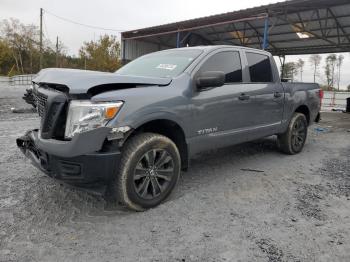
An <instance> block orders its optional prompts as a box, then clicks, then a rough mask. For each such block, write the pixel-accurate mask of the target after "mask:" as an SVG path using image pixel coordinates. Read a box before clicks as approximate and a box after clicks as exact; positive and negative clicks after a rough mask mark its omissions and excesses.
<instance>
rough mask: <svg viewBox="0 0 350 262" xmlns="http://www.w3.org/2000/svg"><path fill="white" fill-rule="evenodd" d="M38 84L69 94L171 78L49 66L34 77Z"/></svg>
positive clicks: (166, 82) (166, 81) (160, 82)
mask: <svg viewBox="0 0 350 262" xmlns="http://www.w3.org/2000/svg"><path fill="white" fill-rule="evenodd" d="M33 82H34V83H36V84H47V85H48V86H49V87H50V88H54V89H59V90H61V91H65V92H67V93H69V94H89V93H90V94H91V95H95V94H98V93H101V92H105V91H109V90H116V89H124V88H132V87H137V86H154V85H156V86H165V85H169V84H170V82H171V78H157V77H143V76H131V75H118V74H117V73H105V72H98V71H88V70H78V69H62V68H48V69H43V70H41V71H40V72H39V73H38V75H37V76H36V77H35V78H34V79H33Z"/></svg>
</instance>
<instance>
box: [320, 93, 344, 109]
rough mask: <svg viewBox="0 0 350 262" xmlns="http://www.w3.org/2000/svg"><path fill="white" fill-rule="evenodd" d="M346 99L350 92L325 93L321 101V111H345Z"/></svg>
mask: <svg viewBox="0 0 350 262" xmlns="http://www.w3.org/2000/svg"><path fill="white" fill-rule="evenodd" d="M348 97H350V92H333V91H325V92H324V96H323V100H322V110H332V109H333V108H337V109H345V108H346V99H347V98H348Z"/></svg>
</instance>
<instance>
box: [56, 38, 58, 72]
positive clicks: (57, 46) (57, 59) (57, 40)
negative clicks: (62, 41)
mask: <svg viewBox="0 0 350 262" xmlns="http://www.w3.org/2000/svg"><path fill="white" fill-rule="evenodd" d="M56 67H58V36H57V37H56Z"/></svg>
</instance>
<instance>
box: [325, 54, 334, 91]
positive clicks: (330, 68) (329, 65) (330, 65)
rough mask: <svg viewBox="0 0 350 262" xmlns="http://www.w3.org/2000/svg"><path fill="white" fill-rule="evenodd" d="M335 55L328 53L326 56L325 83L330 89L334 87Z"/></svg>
mask: <svg viewBox="0 0 350 262" xmlns="http://www.w3.org/2000/svg"><path fill="white" fill-rule="evenodd" d="M336 61H337V56H336V55H335V54H330V55H328V56H327V57H326V66H325V75H326V79H327V85H328V86H329V88H330V89H333V88H334V80H335V79H334V71H335V66H336Z"/></svg>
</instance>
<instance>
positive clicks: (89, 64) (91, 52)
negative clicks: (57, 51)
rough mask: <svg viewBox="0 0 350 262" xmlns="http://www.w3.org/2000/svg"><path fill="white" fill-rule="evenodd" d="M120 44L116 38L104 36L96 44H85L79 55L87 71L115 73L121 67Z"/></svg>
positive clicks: (91, 42)
mask: <svg viewBox="0 0 350 262" xmlns="http://www.w3.org/2000/svg"><path fill="white" fill-rule="evenodd" d="M119 54H120V44H119V42H118V40H117V39H116V37H115V36H109V35H104V36H100V39H99V40H97V41H96V42H94V41H90V42H84V44H83V46H82V47H81V48H80V50H79V55H80V58H81V60H82V61H84V64H85V65H84V67H85V69H89V70H100V71H107V72H113V71H115V70H117V69H118V68H119V67H120V66H121V61H120V57H119Z"/></svg>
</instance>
